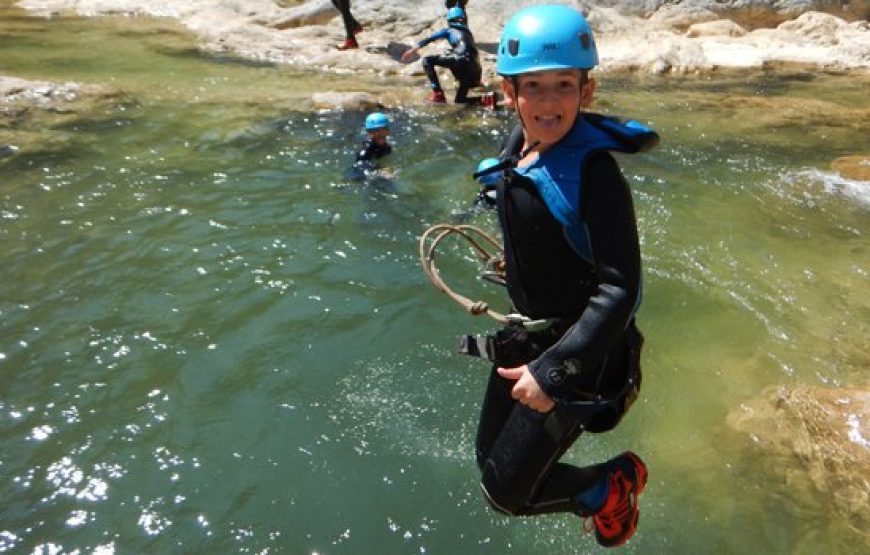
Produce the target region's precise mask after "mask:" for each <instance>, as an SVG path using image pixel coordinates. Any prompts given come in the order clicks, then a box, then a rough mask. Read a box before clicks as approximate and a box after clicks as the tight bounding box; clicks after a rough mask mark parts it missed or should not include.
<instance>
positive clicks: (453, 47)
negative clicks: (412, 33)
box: [402, 6, 483, 104]
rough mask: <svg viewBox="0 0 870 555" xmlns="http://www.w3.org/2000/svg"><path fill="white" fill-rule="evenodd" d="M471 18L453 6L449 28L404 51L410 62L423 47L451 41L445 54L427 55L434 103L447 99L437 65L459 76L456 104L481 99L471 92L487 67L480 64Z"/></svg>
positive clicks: (424, 61)
mask: <svg viewBox="0 0 870 555" xmlns="http://www.w3.org/2000/svg"><path fill="white" fill-rule="evenodd" d="M467 21H468V18H467V17H466V15H465V10H463V9H462V8H460V7H459V6H454V7H452V8H450V9H449V10H448V11H447V27H445V28H443V29H441V30H440V31H438V32H437V33H435V34H434V35H431V36H429V37H427V38H425V39H423V40H421V41H420V42H419V43H418V44H417V46H416V47H414V48H411V49H410V50H407V51H405V53H404V54H402V61H403V62H409V61H411V60H412V59H413V57H414V56H416V55H417V52H419V51H420V49H421V48H423V47H424V46H426V45H427V44H429V43H431V42H434V41H436V40H447V42H448V43H449V44H450V49H449V50H448V51H447V52H446V53H445V54H443V55H439V54H435V55H432V56H426V57H425V58H423V70H424V71H425V72H426V77H428V78H429V84H430V86H431V87H432V92H431V93H430V95H429V102H432V103H433V104H444V103H446V102H447V99H446V97H445V96H444V90H443V89H442V88H441V82H440V81H439V80H438V73H437V72H436V71H435V67H436V66H441V67H446V68H447V69H449V70H450V72H451V73H452V74H453V76H454V77H455V78H456V81H457V82H458V86H457V87H456V96H455V97H454V99H453V101H454V102H455V103H456V104H465V103H467V102H473V103H479V102H480V99H479V98H474V99H473V100H472V99H469V98H468V91H469V90H470V89H471V88H472V87H477V86H480V78H481V75H482V74H483V70H482V68H481V67H480V58H479V55H478V52H477V45H476V44H475V42H474V36H473V35H472V34H471V30H470V29H469V28H468V24H467Z"/></svg>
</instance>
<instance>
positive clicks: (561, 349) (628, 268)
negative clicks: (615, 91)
mask: <svg viewBox="0 0 870 555" xmlns="http://www.w3.org/2000/svg"><path fill="white" fill-rule="evenodd" d="M581 211H582V217H583V218H584V220H585V221H586V224H587V226H588V229H589V237H590V241H591V244H592V252H593V256H594V258H595V273H596V276H597V281H598V282H597V285H596V287H595V288H594V290H593V294H592V297H591V298H590V299H589V303H588V304H587V306H586V307H585V309H584V310H583V311H582V313H581V314H580V317H579V318H578V319H577V321H576V322H575V323H574V324H573V325H572V326H571V327H570V328H569V329H568V331H566V332H565V333H564V335H563V336H562V337H561V339H560V340H559V341H558V342H557V343H556V344H554V345H553V346H552V347H550V348H549V349H548V350H546V351H545V352H544V353H543V354H542V355H541V356H540V357H538V358H537V359H536V360H534V361H532V362H531V363H529V370H530V371H531V372H532V374H533V375H534V377H535V379H536V380H537V381H538V383H539V385H540V386H541V388H542V389H543V390H544V391H545V392H546V393H547V394H548V395H550V396H551V397H553V398H554V399H565V398H567V397H570V392H571V390H572V389H573V388H574V387H576V384H577V383H578V381H579V380H581V379H582V378H583V374H584V371H586V374H588V371H594V370H595V369H597V368H599V367H600V365H601V363H602V361H603V360H604V357H605V356H607V354H608V353H609V352H610V350H611V348H612V347H613V346H614V344H615V343H616V341H617V339H618V338H619V337H620V336H621V334H622V333H623V332H624V330H625V328H626V326H627V325H628V323H629V320H630V319H631V318H632V315H633V311H634V308H635V304H636V302H637V300H638V296H639V295H640V280H641V277H640V276H641V263H640V245H639V241H638V235H637V222H636V220H635V214H634V205H633V203H632V198H631V190H630V189H629V186H628V184H627V183H626V181H625V178H624V177H623V175H622V172H621V171H620V170H619V166H618V165H617V164H616V161H615V160H614V159H613V156H611V155H610V154H609V153H607V152H601V153H596V154H593V155H592V156H590V158H589V159H588V160H587V163H586V167H585V172H584V178H583V198H582V201H581ZM584 381H585V380H584Z"/></svg>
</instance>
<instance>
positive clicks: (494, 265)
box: [420, 224, 509, 324]
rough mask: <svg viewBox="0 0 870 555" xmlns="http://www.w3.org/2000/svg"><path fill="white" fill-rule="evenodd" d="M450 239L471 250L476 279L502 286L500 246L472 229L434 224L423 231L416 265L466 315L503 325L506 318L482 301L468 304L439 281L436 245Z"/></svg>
mask: <svg viewBox="0 0 870 555" xmlns="http://www.w3.org/2000/svg"><path fill="white" fill-rule="evenodd" d="M451 235H458V236H459V237H462V238H463V239H465V241H466V242H467V243H468V245H469V246H470V247H471V250H472V252H473V253H474V255H475V256H476V257H477V260H478V261H479V262H480V263H481V270H480V272H479V275H480V276H481V277H482V278H483V279H486V280H487V281H490V282H492V283H497V284H499V285H504V284H505V278H504V250H503V249H502V246H501V244H500V243H499V242H498V241H496V240H495V239H493V238H492V237H491V236H489V235H487V234H486V232H484V231H483V230H481V229H480V228H478V227H475V226H473V225H452V224H436V225H433V226H432V227H430V228H429V229H427V230H426V231H425V232H424V233H423V235H422V236H421V237H420V263H421V264H422V266H423V272H424V273H425V274H426V275H427V276H428V277H429V280H430V281H432V283H433V284H434V285H435V287H437V288H438V289H439V290H441V291H442V292H444V293H446V294H447V295H448V296H449V297H450V298H451V299H453V300H454V301H456V302H457V303H459V304H460V305H462V307H463V308H464V309H465V310H466V312H468V313H469V314H473V315H475V316H477V315H480V314H486V315H487V316H489V317H490V318H492V319H493V320H495V321H496V322H498V323H500V324H507V323H508V322H509V318H508V317H507V316H505V315H504V314H501V313H499V312H496V311H494V310H492V309H491V308H489V305H488V304H487V303H486V302H484V301H472V300H471V299H469V298H468V297H465V296H463V295H460V294H459V293H457V292H456V291H454V290H453V289H451V288H450V287H449V286H448V285H447V284H446V283H444V280H442V279H441V275H440V273H439V272H438V268H437V267H436V266H435V254H436V251H437V249H438V245H439V244H441V242H442V241H444V239H446V238H447V237H450V236H451Z"/></svg>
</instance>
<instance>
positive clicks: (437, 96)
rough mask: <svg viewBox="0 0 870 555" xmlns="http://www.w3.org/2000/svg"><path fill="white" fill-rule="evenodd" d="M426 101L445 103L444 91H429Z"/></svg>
mask: <svg viewBox="0 0 870 555" xmlns="http://www.w3.org/2000/svg"><path fill="white" fill-rule="evenodd" d="M426 101H427V102H429V104H446V103H447V98H446V97H445V96H444V91H438V90H433V91H432V92H431V93H429V98H427V99H426Z"/></svg>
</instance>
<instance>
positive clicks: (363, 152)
mask: <svg viewBox="0 0 870 555" xmlns="http://www.w3.org/2000/svg"><path fill="white" fill-rule="evenodd" d="M375 146H376V145H375V143H374V141H366V142H365V144H363V147H362V149H360V151H359V152H358V153H357V155H356V161H357V162H368V161H370V160H371V159H372V158H374V157H375Z"/></svg>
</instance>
